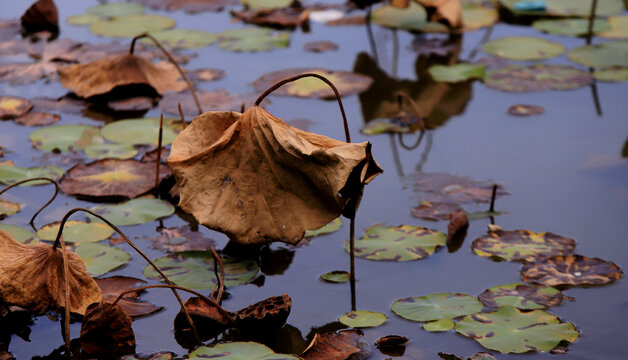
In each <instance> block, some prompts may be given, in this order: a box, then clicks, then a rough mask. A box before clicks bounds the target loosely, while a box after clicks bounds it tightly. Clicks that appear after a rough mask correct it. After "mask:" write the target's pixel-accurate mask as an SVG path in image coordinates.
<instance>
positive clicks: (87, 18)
mask: <svg viewBox="0 0 628 360" xmlns="http://www.w3.org/2000/svg"><path fill="white" fill-rule="evenodd" d="M100 19H101V17H100V16H98V15H93V14H82V15H73V16H70V17H68V18H67V19H65V22H67V23H68V24H70V25H77V26H82V25H91V24H93V23H95V22H96V21H99V20H100Z"/></svg>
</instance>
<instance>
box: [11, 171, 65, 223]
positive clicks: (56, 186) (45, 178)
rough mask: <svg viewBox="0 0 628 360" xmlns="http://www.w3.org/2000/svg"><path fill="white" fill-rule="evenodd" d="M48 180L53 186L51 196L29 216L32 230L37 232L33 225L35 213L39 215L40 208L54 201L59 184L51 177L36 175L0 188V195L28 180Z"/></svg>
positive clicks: (42, 208)
mask: <svg viewBox="0 0 628 360" xmlns="http://www.w3.org/2000/svg"><path fill="white" fill-rule="evenodd" d="M36 180H37V181H48V182H50V183H52V184H53V185H54V186H55V193H54V194H53V195H52V197H51V198H50V200H48V202H47V203H45V204H44V206H42V207H41V208H39V210H37V212H36V213H35V214H34V215H33V217H32V218H31V221H30V222H29V224H30V225H31V227H32V228H33V230H35V232H37V228H36V227H35V218H36V217H37V215H39V213H40V212H42V210H44V209H45V208H46V206H48V205H50V203H52V202H53V201H54V199H55V198H56V197H57V194H59V184H57V182H56V181H54V180H53V179H50V178H47V177H36V178H31V179H26V180H21V181H18V182H16V183H13V184H11V185H9V186H7V187H5V188H4V189H2V190H0V195H2V194H4V193H5V192H6V191H7V190H9V189H11V188H14V187H16V186H18V185H20V184H24V183H27V182H30V181H36Z"/></svg>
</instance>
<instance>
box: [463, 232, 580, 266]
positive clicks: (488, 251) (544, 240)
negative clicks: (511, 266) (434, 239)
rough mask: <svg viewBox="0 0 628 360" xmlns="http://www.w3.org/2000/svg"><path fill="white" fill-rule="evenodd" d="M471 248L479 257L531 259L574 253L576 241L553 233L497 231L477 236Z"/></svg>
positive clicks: (510, 259)
mask: <svg viewBox="0 0 628 360" xmlns="http://www.w3.org/2000/svg"><path fill="white" fill-rule="evenodd" d="M471 247H472V248H473V252H474V253H475V254H476V255H479V256H486V257H496V258H499V259H503V260H508V261H528V262H531V261H535V260H538V259H542V258H545V257H549V256H553V255H568V254H571V253H573V250H574V248H575V247H576V241H575V240H574V239H570V238H567V237H564V236H560V235H556V234H553V233H550V232H541V233H534V232H532V231H528V230H512V231H506V230H497V231H491V232H489V233H488V234H486V235H484V236H482V237H479V238H477V239H475V240H474V241H473V243H472V244H471Z"/></svg>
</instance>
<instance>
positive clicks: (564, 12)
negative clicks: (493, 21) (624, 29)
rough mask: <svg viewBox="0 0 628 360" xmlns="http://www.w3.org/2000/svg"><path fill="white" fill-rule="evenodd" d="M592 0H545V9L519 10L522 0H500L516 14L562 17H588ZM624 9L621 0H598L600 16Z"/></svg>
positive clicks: (598, 13)
mask: <svg viewBox="0 0 628 360" xmlns="http://www.w3.org/2000/svg"><path fill="white" fill-rule="evenodd" d="M591 1H592V0H568V1H565V0H544V2H545V8H544V9H538V10H536V9H528V10H526V9H522V10H517V9H516V5H517V4H518V3H521V2H522V1H521V0H499V2H500V3H501V4H502V5H504V6H505V7H506V8H508V9H509V10H510V11H511V12H513V13H514V14H515V15H530V16H561V17H575V16H577V17H587V16H588V15H589V13H590V12H591ZM621 10H622V3H621V0H598V2H597V8H596V10H595V12H596V14H597V15H598V16H606V15H612V14H615V13H618V12H620V11H621Z"/></svg>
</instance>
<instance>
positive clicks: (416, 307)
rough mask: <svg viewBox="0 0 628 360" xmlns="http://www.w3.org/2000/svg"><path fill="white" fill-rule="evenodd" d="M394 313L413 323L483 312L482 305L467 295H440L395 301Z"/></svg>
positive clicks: (392, 307)
mask: <svg viewBox="0 0 628 360" xmlns="http://www.w3.org/2000/svg"><path fill="white" fill-rule="evenodd" d="M391 309H392V311H393V312H394V313H395V314H397V315H399V316H401V317H402V318H404V319H408V320H412V321H433V320H441V319H451V318H455V317H458V316H463V315H469V314H475V313H479V312H480V311H482V303H481V302H479V301H478V300H477V299H476V298H474V297H473V296H471V295H467V294H458V293H438V294H430V295H427V296H420V297H405V298H401V299H397V300H395V302H393V304H392V305H391Z"/></svg>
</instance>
